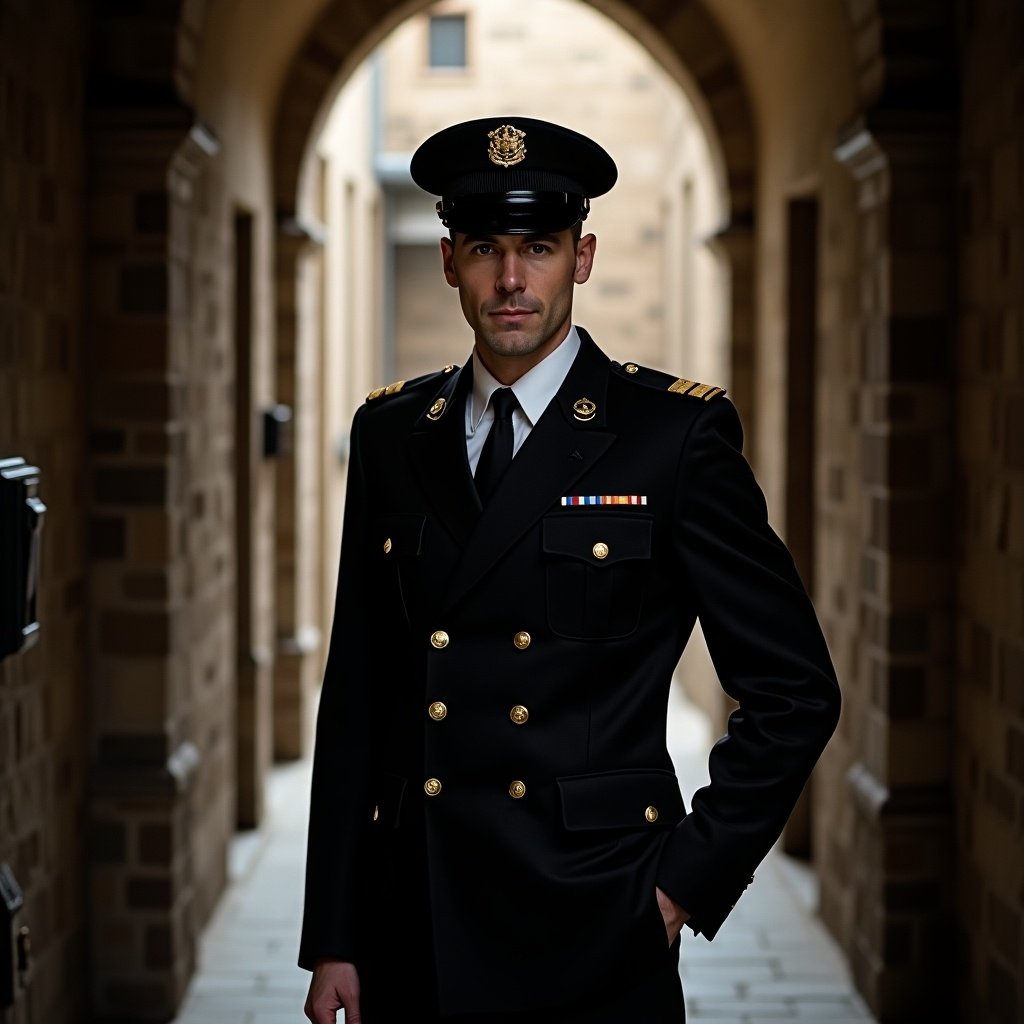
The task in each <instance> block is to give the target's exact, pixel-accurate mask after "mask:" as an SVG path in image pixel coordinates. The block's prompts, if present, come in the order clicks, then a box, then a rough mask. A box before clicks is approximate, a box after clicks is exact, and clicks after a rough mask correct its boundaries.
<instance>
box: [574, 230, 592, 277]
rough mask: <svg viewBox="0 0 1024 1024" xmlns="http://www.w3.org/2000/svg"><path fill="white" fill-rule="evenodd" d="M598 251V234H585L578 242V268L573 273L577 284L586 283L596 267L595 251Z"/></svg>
mask: <svg viewBox="0 0 1024 1024" xmlns="http://www.w3.org/2000/svg"><path fill="white" fill-rule="evenodd" d="M595 252H597V236H596V235H584V236H583V237H582V238H581V239H580V240H579V241H578V242H577V243H576V270H575V272H574V274H573V278H572V279H573V281H575V282H576V284H585V283H586V282H587V280H588V279H589V277H590V272H591V271H592V270H593V269H594V253H595Z"/></svg>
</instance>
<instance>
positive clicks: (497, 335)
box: [476, 310, 571, 358]
mask: <svg viewBox="0 0 1024 1024" xmlns="http://www.w3.org/2000/svg"><path fill="white" fill-rule="evenodd" d="M570 312H571V311H570V310H566V311H565V315H564V316H557V317H551V316H549V315H546V313H545V311H544V310H535V311H534V316H536V317H538V318H539V323H537V324H536V325H535V326H534V327H532V328H530V329H529V330H523V329H522V328H520V327H514V326H511V325H510V326H508V327H506V328H501V329H495V328H493V327H489V326H488V325H487V314H486V312H485V313H482V315H481V325H480V328H479V330H478V331H477V336H476V340H477V344H482V345H483V346H484V347H485V348H486V349H487V350H488V351H489V352H491V353H492V354H493V355H495V356H499V357H506V358H508V357H512V356H515V357H522V356H529V355H532V354H533V353H534V352H537V351H538V350H540V349H542V348H543V347H544V346H545V345H547V344H548V343H549V342H550V341H551V339H552V338H553V337H554V336H555V335H556V334H557V333H559V331H561V330H562V328H563V327H564V328H565V329H564V331H563V332H562V333H563V337H564V335H565V334H568V332H569V329H568V321H569V318H570ZM531 319H533V317H531ZM552 320H556V322H555V323H552V322H551V321H552Z"/></svg>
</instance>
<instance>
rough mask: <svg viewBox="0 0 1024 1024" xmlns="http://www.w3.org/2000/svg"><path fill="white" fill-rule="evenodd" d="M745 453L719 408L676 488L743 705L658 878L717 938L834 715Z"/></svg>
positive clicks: (715, 642) (823, 661)
mask: <svg viewBox="0 0 1024 1024" xmlns="http://www.w3.org/2000/svg"><path fill="white" fill-rule="evenodd" d="M741 447H742V429H741V427H740V422H739V417H738V416H737V414H736V411H735V409H734V408H733V406H732V403H731V402H729V401H728V400H726V399H724V398H718V399H713V400H712V401H710V402H708V403H707V405H706V407H705V408H704V409H702V410H701V411H700V413H699V414H698V416H697V418H696V420H695V421H694V423H693V425H692V427H691V429H690V433H689V436H688V438H687V439H686V442H685V446H684V450H683V454H682V457H681V462H680V470H679V474H678V479H677V483H676V487H677V498H676V508H675V528H674V529H675V536H674V544H675V549H676V553H677V556H678V558H679V560H680V562H681V564H682V567H683V569H684V571H685V573H686V575H687V578H688V582H689V586H690V588H691V591H692V593H693V594H694V595H695V601H696V605H697V614H698V616H699V618H700V622H701V626H702V629H703V632H704V636H705V639H706V640H707V644H708V649H709V651H710V652H711V657H712V660H713V661H714V664H715V669H716V671H717V673H718V676H719V679H720V680H721V684H722V687H723V689H724V690H725V691H726V693H728V694H729V696H730V697H732V698H733V699H734V700H736V701H737V702H738V704H739V707H738V708H737V709H736V710H735V711H734V712H733V713H732V715H731V716H730V718H729V725H728V731H727V735H726V736H724V737H723V738H722V739H720V740H719V741H718V742H717V743H716V744H715V746H714V748H713V749H712V752H711V756H710V760H709V768H710V778H711V781H710V784H709V785H708V786H706V787H704V788H703V789H701V790H699V791H698V792H697V793H696V794H695V795H694V798H693V806H692V808H691V812H690V814H688V815H687V816H686V817H685V818H684V819H683V821H682V822H680V824H679V825H678V826H677V827H676V829H675V830H674V832H673V833H672V835H670V837H669V839H668V842H667V843H666V846H665V850H664V852H663V855H662V860H661V863H660V865H659V874H658V885H659V887H660V888H661V889H662V890H663V891H664V892H665V893H666V894H667V895H668V896H670V897H671V899H672V900H673V901H674V902H675V903H676V904H677V905H679V906H680V907H685V908H686V910H687V911H689V913H690V914H691V915H692V920H691V921H690V925H691V927H692V928H693V929H694V930H695V931H701V932H703V933H704V934H705V935H707V937H708V938H711V937H713V935H714V934H715V932H716V931H717V930H718V928H719V926H720V925H721V923H722V921H723V920H724V919H725V917H726V916H727V915H728V913H729V911H730V909H731V907H732V905H733V904H734V903H735V902H736V900H737V899H738V898H739V896H740V894H741V893H742V891H743V889H744V888H745V887H746V885H747V884H748V882H749V880H750V879H751V876H752V875H753V871H754V868H755V867H756V866H757V865H758V864H759V863H760V861H761V860H762V859H763V858H764V856H765V854H767V852H768V850H769V849H770V848H771V846H772V844H773V843H774V842H775V840H776V839H777V838H778V837H779V834H780V833H781V831H782V828H783V826H784V825H785V823H786V819H787V818H788V817H789V814H790V812H791V811H792V809H793V806H794V804H795V803H796V800H797V798H798V797H799V795H800V791H801V789H802V788H803V785H804V783H805V782H806V780H807V777H808V776H809V775H810V773H811V770H812V769H813V767H814V764H815V762H816V761H817V760H818V757H819V756H820V755H821V752H822V750H823V749H824V747H825V744H826V743H827V742H828V739H829V737H830V736H831V735H832V732H833V731H834V729H835V726H836V722H837V720H838V715H839V688H838V684H837V682H836V677H835V671H834V669H833V667H832V662H831V659H830V657H829V653H828V649H827V647H826V645H825V640H824V637H823V636H822V633H821V629H820V627H819V625H818V621H817V618H816V616H815V613H814V609H813V607H812V606H811V602H810V599H809V598H808V596H807V593H806V591H805V590H804V587H803V585H802V583H801V581H800V578H799V576H798V575H797V572H796V568H795V567H794V565H793V560H792V558H791V556H790V554H789V552H788V551H787V550H786V548H785V546H784V545H783V543H782V542H781V541H780V540H779V538H778V537H777V536H776V535H775V533H774V532H773V531H772V529H771V527H770V526H769V525H768V515H767V508H766V505H765V501H764V496H763V495H762V493H761V490H760V488H759V487H758V486H757V483H756V481H755V480H754V476H753V473H752V472H751V470H750V467H749V466H748V464H747V462H746V460H745V459H744V458H743V456H742V454H741Z"/></svg>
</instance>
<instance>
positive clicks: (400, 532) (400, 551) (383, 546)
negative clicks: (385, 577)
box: [373, 512, 427, 558]
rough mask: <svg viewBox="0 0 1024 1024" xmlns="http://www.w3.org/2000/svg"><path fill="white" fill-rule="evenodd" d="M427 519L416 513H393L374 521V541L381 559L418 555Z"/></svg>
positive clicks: (378, 517)
mask: <svg viewBox="0 0 1024 1024" xmlns="http://www.w3.org/2000/svg"><path fill="white" fill-rule="evenodd" d="M426 521H427V517H426V516H424V515H420V514H419V513H417V512H394V513H390V514H388V515H384V516H377V518H376V519H375V520H374V524H373V529H374V540H375V542H376V545H377V551H378V552H380V554H381V557H383V558H401V557H406V556H409V555H418V554H419V553H420V550H421V548H422V545H423V527H424V525H425V524H426Z"/></svg>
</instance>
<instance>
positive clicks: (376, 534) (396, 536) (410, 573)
mask: <svg viewBox="0 0 1024 1024" xmlns="http://www.w3.org/2000/svg"><path fill="white" fill-rule="evenodd" d="M426 521H427V518H426V516H424V515H420V514H419V513H414V512H396V513H392V514H389V515H381V516H377V518H376V519H375V520H374V524H373V528H372V534H371V538H370V539H371V543H372V544H373V545H374V547H375V548H376V555H375V558H376V560H377V561H378V566H379V573H378V576H377V578H378V579H379V581H380V583H381V586H382V596H383V599H384V602H385V605H386V606H389V607H394V604H393V602H395V603H397V612H398V613H400V614H401V615H402V617H403V618H404V620H405V622H406V625H408V624H409V621H410V618H411V612H412V609H413V608H415V607H416V602H417V597H418V589H417V588H418V587H419V586H420V578H419V577H420V571H419V560H420V558H419V556H420V554H421V553H422V550H423V527H424V525H425V524H426Z"/></svg>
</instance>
